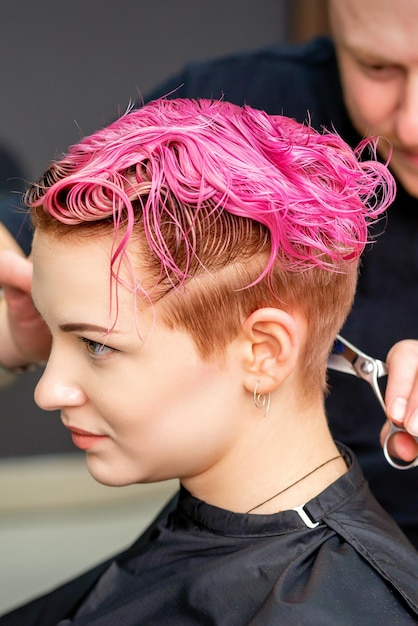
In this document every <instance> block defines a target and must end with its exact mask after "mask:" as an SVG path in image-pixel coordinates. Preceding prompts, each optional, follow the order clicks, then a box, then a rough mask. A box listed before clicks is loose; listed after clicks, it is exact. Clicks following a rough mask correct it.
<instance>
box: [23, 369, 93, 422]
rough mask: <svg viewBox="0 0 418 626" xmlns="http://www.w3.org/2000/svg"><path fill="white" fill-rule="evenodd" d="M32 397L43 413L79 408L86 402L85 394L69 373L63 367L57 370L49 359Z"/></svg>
mask: <svg viewBox="0 0 418 626" xmlns="http://www.w3.org/2000/svg"><path fill="white" fill-rule="evenodd" d="M34 397H35V402H36V404H37V405H38V406H39V407H40V408H41V409H44V410H45V411H55V410H62V409H65V408H66V407H76V406H81V405H82V404H84V403H85V401H86V396H85V393H84V392H83V390H82V388H81V387H80V386H79V385H78V384H77V382H75V380H73V379H72V376H71V373H70V372H69V371H68V370H67V369H66V368H65V367H64V368H63V369H59V368H58V365H57V364H56V363H55V362H54V361H53V360H51V359H50V360H49V361H48V363H47V365H46V367H45V370H44V373H43V375H42V377H41V379H40V380H39V382H38V384H37V385H36V389H35V394H34Z"/></svg>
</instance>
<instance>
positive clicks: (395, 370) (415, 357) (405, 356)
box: [381, 339, 418, 461]
mask: <svg viewBox="0 0 418 626" xmlns="http://www.w3.org/2000/svg"><path fill="white" fill-rule="evenodd" d="M387 363H388V368H389V376H388V384H387V388H386V397H385V400H386V406H387V407H388V416H389V418H390V419H391V420H392V421H393V422H394V423H395V424H397V425H403V427H404V428H405V429H406V430H407V431H408V432H409V433H411V435H407V434H405V433H399V434H398V433H397V434H396V435H394V436H393V437H392V438H391V442H390V446H389V448H390V450H389V451H390V453H391V455H393V456H397V457H399V458H401V459H403V460H404V461H412V460H413V459H414V458H415V457H416V456H418V443H417V441H416V440H415V439H414V437H413V436H417V435H418V341H414V340H412V339H408V340H405V341H400V342H398V343H396V344H395V345H394V346H393V348H392V349H391V350H390V352H389V354H388V356H387ZM388 428H389V426H388V424H386V425H385V426H384V428H383V429H382V433H381V440H382V443H383V441H384V438H385V436H386V434H387V432H388Z"/></svg>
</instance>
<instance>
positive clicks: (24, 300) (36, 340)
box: [0, 250, 51, 368]
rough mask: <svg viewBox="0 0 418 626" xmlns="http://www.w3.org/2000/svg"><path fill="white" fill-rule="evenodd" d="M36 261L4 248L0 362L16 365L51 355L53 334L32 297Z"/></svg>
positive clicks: (0, 253)
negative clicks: (33, 267) (33, 265)
mask: <svg viewBox="0 0 418 626" xmlns="http://www.w3.org/2000/svg"><path fill="white" fill-rule="evenodd" d="M31 285H32V263H31V261H30V260H28V259H26V258H25V257H24V256H22V255H21V254H19V253H16V252H12V251H10V250H3V251H0V286H1V287H2V290H3V295H2V297H1V300H0V363H1V364H2V365H4V366H5V367H8V368H14V367H18V366H21V365H28V364H30V363H37V362H39V361H43V360H45V359H46V358H47V357H48V354H49V351H50V344H51V338H50V335H49V332H48V330H47V328H46V325H45V323H44V322H43V320H42V319H41V317H40V316H39V314H38V312H37V311H36V310H35V308H34V306H33V302H32V297H31Z"/></svg>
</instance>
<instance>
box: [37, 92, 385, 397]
mask: <svg viewBox="0 0 418 626" xmlns="http://www.w3.org/2000/svg"><path fill="white" fill-rule="evenodd" d="M375 148H376V142H375V141H372V140H369V141H367V142H362V144H361V145H360V146H359V148H358V150H357V151H353V150H352V149H351V148H349V147H348V146H347V145H346V143H345V142H344V141H343V140H342V139H341V138H340V137H339V136H338V135H337V134H335V133H330V132H327V131H324V132H322V133H319V132H316V131H315V130H313V129H312V128H311V127H309V125H302V124H299V123H297V122H295V121H293V120H291V119H288V118H286V117H283V116H270V115H267V114H266V113H264V112H262V111H258V110H254V109H252V108H250V107H248V106H244V107H238V106H236V105H233V104H230V103H227V102H224V101H209V100H187V99H177V100H167V99H161V100H157V101H154V102H151V103H149V104H146V105H144V106H143V107H141V108H140V109H137V110H133V111H131V112H128V113H126V114H125V115H124V116H122V117H121V118H120V119H119V120H117V121H116V122H114V123H113V124H111V125H110V126H108V127H106V128H104V129H101V130H99V131H97V132H96V133H94V134H93V135H91V136H90V137H86V138H85V139H83V140H82V141H80V142H79V143H78V144H77V145H74V146H72V147H71V148H70V150H69V152H68V154H67V155H66V156H64V157H63V158H62V159H60V160H57V161H56V162H55V163H53V164H52V165H51V167H50V168H49V169H48V170H47V172H46V173H45V174H44V176H43V178H42V179H41V181H40V182H39V183H37V184H34V185H33V186H32V187H31V188H30V189H29V190H28V192H27V194H26V203H27V205H28V206H29V207H30V208H31V212H32V216H33V221H34V224H35V226H36V228H38V229H41V230H42V231H46V232H48V233H50V234H57V235H61V234H62V233H65V234H69V233H74V234H78V235H79V236H80V237H81V236H89V235H91V234H97V233H98V232H112V233H113V234H114V243H113V249H112V256H111V272H112V276H113V277H114V278H115V279H117V276H118V271H119V268H120V264H121V263H122V262H124V260H126V250H127V246H128V244H129V250H130V255H131V254H132V243H135V242H138V248H137V249H138V262H139V263H140V266H141V272H143V275H144V276H146V285H145V284H143V285H142V286H141V287H142V288H143V289H146V293H147V297H148V298H149V300H150V302H152V303H154V304H155V303H157V302H158V303H159V313H158V315H159V316H160V318H162V319H163V321H164V323H166V324H167V325H168V326H169V327H170V328H182V329H186V330H187V331H188V332H189V333H190V334H191V336H192V337H193V339H194V341H195V343H196V345H197V347H198V349H199V351H200V353H201V355H202V356H203V357H204V358H209V357H210V356H211V355H212V354H214V353H215V352H216V351H222V349H224V348H225V346H226V344H227V343H228V342H229V341H231V340H232V339H233V338H234V337H236V336H237V334H238V333H239V330H240V328H241V324H242V322H243V321H244V319H245V318H246V317H247V316H248V315H250V314H251V313H252V312H253V311H255V310H256V309H257V308H260V307H263V306H277V307H280V308H285V309H287V310H289V311H291V310H297V311H300V312H302V313H303V314H304V316H305V317H306V319H307V324H308V333H309V341H308V342H307V345H306V346H305V350H304V353H303V358H304V361H305V362H304V372H305V374H306V376H307V377H308V380H307V385H308V386H309V385H310V384H311V385H312V387H316V388H318V386H319V387H321V388H323V387H324V383H325V363H326V355H327V353H328V351H329V349H330V346H331V344H332V340H333V337H334V335H335V334H336V332H338V330H339V328H340V327H341V325H342V323H343V321H344V319H345V317H346V316H347V314H348V311H349V309H350V307H351V304H352V299H353V296H354V291H355V283H356V276H357V265H358V263H357V262H358V259H359V257H360V255H361V253H362V251H363V249H364V247H365V245H366V243H367V241H368V226H369V225H370V224H371V223H372V222H373V221H375V220H376V219H377V218H378V217H379V216H380V215H381V213H382V212H383V211H384V210H385V208H386V207H387V206H388V205H389V204H390V202H391V201H392V200H393V198H394V193H395V187H394V182H393V178H392V176H391V174H390V173H389V171H388V170H387V168H386V167H385V166H384V165H383V164H381V163H379V162H377V161H376V159H375ZM365 151H367V157H365Z"/></svg>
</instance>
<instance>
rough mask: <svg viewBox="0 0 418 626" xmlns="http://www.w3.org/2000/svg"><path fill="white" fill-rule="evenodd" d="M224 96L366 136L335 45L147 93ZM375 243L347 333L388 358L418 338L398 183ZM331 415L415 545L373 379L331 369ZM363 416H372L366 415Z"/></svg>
mask: <svg viewBox="0 0 418 626" xmlns="http://www.w3.org/2000/svg"><path fill="white" fill-rule="evenodd" d="M164 95H168V97H170V98H173V97H179V98H180V97H185V98H186V97H187V98H199V97H200V98H224V99H225V100H229V101H231V102H234V103H235V104H239V105H242V104H245V103H246V104H248V105H250V106H252V107H255V108H258V109H263V110H265V111H267V113H270V114H282V115H287V116H288V117H292V118H295V119H297V120H298V121H299V122H304V121H306V119H307V118H308V116H309V120H310V123H311V125H312V126H313V127H314V128H316V129H318V130H320V129H322V128H324V127H325V128H327V129H329V130H332V129H335V130H336V131H337V132H338V133H339V134H340V135H341V136H342V137H343V138H344V139H345V141H347V143H349V144H350V145H351V146H353V147H355V146H357V145H358V143H359V141H360V136H359V135H358V134H357V132H356V131H355V130H354V128H353V126H352V124H351V122H350V119H349V117H348V114H347V111H346V108H345V105H344V100H343V96H342V90H341V84H340V79H339V74H338V68H337V62H336V57H335V50H334V46H333V43H332V41H331V40H330V39H328V38H323V37H321V38H317V39H315V40H313V41H311V42H308V43H305V44H302V45H280V46H271V47H269V48H265V49H262V50H256V51H250V52H243V53H237V54H231V55H229V56H226V57H222V58H219V59H215V60H213V61H204V62H199V63H191V64H189V65H188V66H186V67H185V68H184V70H183V71H182V72H181V73H179V74H178V75H177V76H175V77H174V78H171V79H170V80H168V81H167V82H165V83H164V84H163V85H160V86H159V87H158V88H156V89H155V90H154V92H153V93H151V94H149V97H148V99H153V98H156V97H159V96H164ZM375 232H376V233H378V232H381V233H383V235H381V236H377V243H376V244H375V245H374V246H373V247H372V248H371V250H367V251H366V253H365V254H364V255H363V260H362V269H361V274H360V279H359V284H358V289H357V295H356V299H355V302H354V307H353V310H352V312H351V314H350V317H349V319H348V321H347V324H346V325H345V328H344V329H343V333H342V334H343V335H344V336H345V337H346V338H347V339H348V340H349V341H351V342H352V343H354V344H355V345H357V346H358V347H359V348H361V349H362V350H363V351H364V352H367V353H368V354H371V355H372V356H375V357H377V358H380V359H385V358H386V355H387V353H388V351H389V350H390V348H391V347H392V346H393V344H395V343H396V342H397V341H399V340H401V339H417V338H418V199H417V198H413V197H411V196H410V195H408V194H407V193H406V192H405V190H404V189H403V188H402V187H401V185H400V184H399V182H398V193H397V197H396V200H395V202H394V204H393V205H392V207H391V208H390V209H389V211H388V216H387V220H382V222H380V223H379V224H378V225H377V228H376V229H375ZM330 387H331V394H330V396H329V398H328V399H327V413H328V416H329V421H330V427H331V430H332V433H333V435H334V437H335V438H336V439H337V440H338V441H343V442H344V443H345V444H347V445H348V446H349V447H351V448H352V449H353V451H354V452H355V454H356V456H357V458H358V460H359V462H360V465H361V467H362V469H363V472H364V474H365V476H366V479H367V481H368V482H369V485H370V488H371V490H372V493H373V495H374V496H375V497H376V498H377V499H378V501H379V502H380V504H382V506H383V507H384V508H385V509H386V511H388V512H389V513H390V515H392V516H393V517H394V518H395V520H396V521H397V523H398V524H399V525H400V526H401V528H402V530H403V531H404V532H405V533H406V535H407V536H408V538H409V539H410V540H411V541H412V542H413V543H414V545H415V546H416V547H417V548H418V488H417V485H418V469H415V470H409V471H407V472H406V471H404V472H402V471H398V470H396V469H393V468H392V467H390V466H389V465H388V464H387V463H386V461H385V459H384V457H383V455H382V451H381V448H380V445H379V432H380V429H381V427H382V425H383V422H384V419H385V416H384V414H383V411H382V409H381V407H380V405H379V403H378V402H377V400H376V399H375V397H374V395H373V392H372V390H371V388H370V387H369V385H368V384H367V383H365V382H364V381H361V380H358V379H355V378H354V377H351V376H347V375H346V374H340V373H337V372H332V373H331V374H330ZM365 415H367V418H364V416H365Z"/></svg>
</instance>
